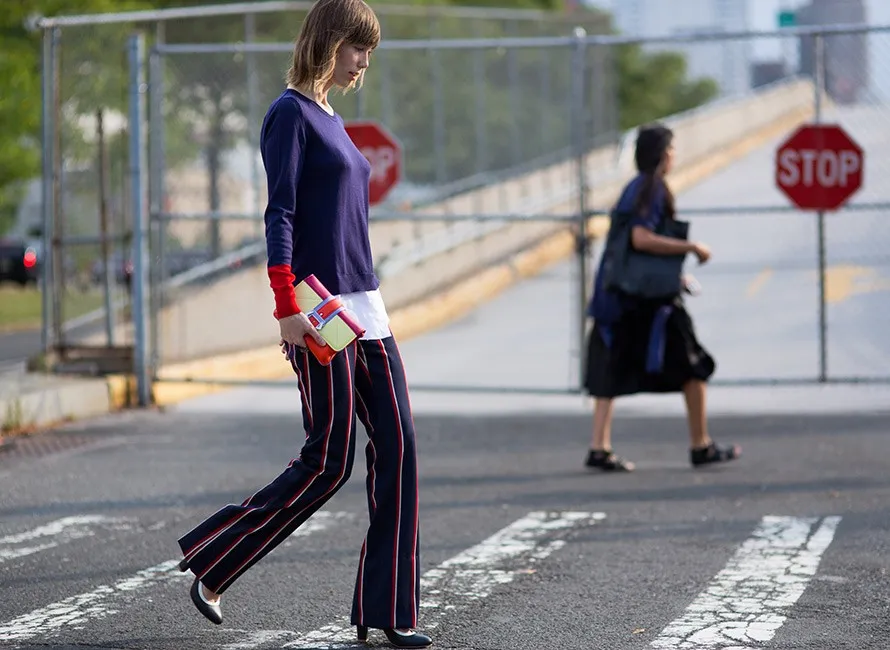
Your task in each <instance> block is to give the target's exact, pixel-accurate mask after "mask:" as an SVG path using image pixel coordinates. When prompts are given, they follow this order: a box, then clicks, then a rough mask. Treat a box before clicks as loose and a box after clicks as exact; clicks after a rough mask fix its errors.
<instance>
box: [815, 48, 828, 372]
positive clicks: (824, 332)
mask: <svg viewBox="0 0 890 650" xmlns="http://www.w3.org/2000/svg"><path fill="white" fill-rule="evenodd" d="M824 54H825V41H824V35H823V34H816V35H815V38H814V39H813V55H814V59H815V61H814V70H815V75H814V76H815V79H814V83H813V86H814V88H815V93H814V102H815V106H814V111H813V112H814V114H815V115H814V121H815V122H816V123H817V124H818V123H819V122H821V121H822V93H823V89H824V88H825V60H824V58H825V57H824ZM816 219H817V224H818V237H819V381H820V382H822V383H825V382H827V381H828V342H827V338H828V315H827V313H826V311H827V307H826V300H825V281H826V277H825V266H826V262H825V256H826V255H825V212H824V211H822V210H819V212H818V215H817V217H816Z"/></svg>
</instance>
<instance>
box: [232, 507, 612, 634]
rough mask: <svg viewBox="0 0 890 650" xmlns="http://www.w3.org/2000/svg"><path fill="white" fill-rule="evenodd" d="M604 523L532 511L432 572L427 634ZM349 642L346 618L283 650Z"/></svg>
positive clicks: (585, 515)
mask: <svg viewBox="0 0 890 650" xmlns="http://www.w3.org/2000/svg"><path fill="white" fill-rule="evenodd" d="M603 518H605V514H603V513H601V512H554V513H551V512H531V513H529V514H528V515H526V516H525V517H522V518H521V519H518V520H517V521H514V522H513V523H512V524H510V525H509V526H507V527H506V528H503V529H502V530H500V531H498V532H497V533H495V534H494V535H492V536H491V537H489V538H487V539H485V540H483V541H482V542H480V543H479V544H476V545H475V546H472V547H470V548H468V549H467V550H465V551H462V552H461V553H459V554H457V555H455V556H454V557H452V558H451V559H449V560H446V561H445V562H443V563H442V564H440V565H439V566H438V567H436V568H435V569H431V570H429V571H427V572H426V573H425V574H424V575H423V576H422V577H421V579H420V587H421V600H420V602H421V608H422V609H421V623H422V627H423V629H424V630H430V631H431V630H434V629H435V628H436V627H437V626H438V625H439V624H440V623H441V622H442V620H443V618H444V617H445V615H446V614H447V613H451V612H453V611H454V610H457V609H459V608H465V607H467V606H469V605H471V604H473V603H476V602H479V601H481V600H483V599H485V598H487V597H488V596H489V595H491V593H492V592H493V591H494V590H495V588H497V587H498V586H501V585H506V584H508V583H510V582H512V581H513V580H514V579H515V578H516V576H517V575H520V574H521V573H522V572H523V571H527V570H528V569H530V568H531V567H532V565H534V563H535V562H538V561H540V560H543V559H545V558H546V557H548V556H549V555H550V554H551V553H553V552H554V551H556V550H558V549H560V548H562V547H563V546H564V545H565V543H566V542H565V540H564V539H562V538H563V537H564V536H565V535H566V534H567V533H569V532H571V530H572V529H574V528H576V527H578V526H581V525H589V524H592V523H595V522H597V521H600V520H602V519H603ZM283 637H284V633H283V632H281V631H271V632H268V633H264V632H258V633H256V634H255V635H254V636H252V637H251V638H250V639H247V640H244V641H242V642H240V643H234V644H231V645H228V646H225V648H224V650H250V649H251V648H256V647H260V646H261V645H262V644H264V643H266V642H269V641H280V640H281V639H282V638H283ZM350 639H355V630H354V628H353V627H352V626H350V623H349V619H348V618H341V619H340V620H338V621H336V622H334V623H331V624H329V625H325V626H323V627H321V628H319V629H317V630H314V631H312V632H309V633H308V634H303V635H300V636H299V637H298V638H296V639H293V640H291V641H289V642H287V643H284V644H283V645H282V646H281V647H282V648H289V649H294V650H296V649H300V648H306V649H309V648H311V649H312V650H323V649H333V648H340V647H344V646H351V645H353V644H352V643H351V642H350ZM251 644H252V645H251Z"/></svg>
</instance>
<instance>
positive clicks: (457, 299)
mask: <svg viewBox="0 0 890 650" xmlns="http://www.w3.org/2000/svg"><path fill="white" fill-rule="evenodd" d="M811 115H812V109H810V108H801V109H800V110H798V111H794V112H791V113H790V114H789V115H787V116H786V117H784V118H782V119H780V120H778V121H777V122H775V123H773V124H772V125H770V126H768V127H765V128H763V129H761V130H760V131H758V132H756V133H754V134H752V135H751V136H749V137H747V138H745V139H744V140H741V141H739V142H737V143H735V144H734V145H732V146H730V147H727V148H725V149H722V150H720V151H718V152H716V153H712V154H709V155H708V156H706V157H705V158H703V159H700V160H698V161H694V162H691V163H689V164H688V165H687V166H686V167H684V168H683V169H681V170H677V171H676V172H674V173H673V174H672V176H673V178H672V181H671V185H672V187H673V188H674V190H675V191H676V192H678V193H679V192H682V191H684V190H686V189H688V188H689V187H691V186H693V185H695V184H697V183H699V182H701V181H702V180H703V179H704V178H706V177H708V176H710V175H712V174H714V173H716V172H718V171H719V170H721V169H723V168H724V167H726V166H728V165H729V164H730V163H732V162H734V161H735V160H738V159H739V158H741V157H743V156H745V155H746V154H748V153H750V152H751V151H753V150H754V149H756V148H758V147H760V146H763V145H764V144H765V143H766V142H768V141H769V140H770V139H772V138H775V137H777V136H779V135H781V134H782V133H784V132H786V131H787V130H788V129H789V128H791V127H794V126H796V125H797V124H799V123H801V122H803V121H805V120H806V119H808V118H809V117H810V116H811ZM608 227H609V219H608V217H606V216H597V217H592V218H591V219H589V220H588V222H587V230H588V236H590V237H592V238H594V239H599V238H602V237H604V236H605V234H606V233H607V232H608ZM575 247H576V239H575V236H574V234H573V233H572V231H571V230H570V229H568V228H566V229H562V230H559V231H557V232H555V233H553V234H552V235H549V236H548V237H546V238H545V239H544V240H543V241H541V242H540V243H538V244H536V245H534V246H532V247H531V248H528V249H526V250H523V251H521V252H519V253H516V254H514V255H512V256H510V257H509V258H508V259H507V260H505V261H504V262H501V263H499V264H495V265H493V266H490V267H488V268H486V269H484V270H482V271H480V272H478V273H476V274H474V275H473V276H472V277H470V278H467V279H464V280H462V281H459V282H458V283H456V284H455V285H452V286H451V287H449V288H448V289H446V290H444V291H441V292H438V293H436V294H435V295H433V296H431V297H429V298H426V299H424V300H421V301H419V302H416V303H413V304H411V305H407V306H405V307H402V308H400V309H396V310H394V311H393V312H392V313H391V314H390V326H391V328H392V331H393V333H394V334H395V335H396V336H397V337H398V338H399V340H407V339H410V338H412V337H415V336H418V335H420V334H423V333H425V332H427V331H430V330H432V329H435V328H437V327H440V326H442V325H444V324H446V323H449V322H451V321H454V320H456V319H458V318H460V317H462V316H464V315H466V314H467V313H469V312H470V311H472V310H473V309H475V308H476V307H478V306H479V305H481V304H484V303H486V302H487V301H489V300H490V299H491V298H493V297H494V296H496V295H498V294H500V293H501V292H502V291H504V290H505V289H507V288H508V287H510V286H511V285H513V284H516V283H517V282H518V281H520V280H522V279H524V278H528V277H531V276H534V275H537V274H539V273H540V272H542V271H543V270H545V269H546V268H547V267H549V266H551V265H553V264H555V263H557V262H560V261H562V260H565V259H566V258H568V257H569V256H570V255H571V254H572V253H573V252H574V251H575ZM292 373H293V371H292V369H291V367H290V365H289V364H288V363H287V362H285V361H284V359H283V358H282V355H281V352H280V351H279V349H278V346H277V345H270V346H266V347H264V348H260V349H254V350H247V351H244V352H238V353H233V354H225V355H218V356H215V357H211V358H207V359H198V360H195V361H191V362H185V363H180V364H175V365H171V366H167V367H165V368H163V369H162V370H161V372H160V377H159V378H158V379H157V380H156V381H155V382H154V384H153V399H154V402H155V404H156V405H158V406H169V405H173V404H176V403H179V402H182V401H184V400H187V399H190V398H193V397H199V396H201V395H207V394H211V393H216V392H219V391H222V390H226V389H229V388H231V384H230V383H229V382H231V381H234V380H248V381H249V380H278V379H286V378H287V377H290V376H291V375H292ZM214 379H217V380H220V381H222V382H226V383H213V380H214ZM193 380H198V381H193ZM199 382H200V383H199ZM108 390H109V397H110V400H111V403H112V405H113V406H114V408H125V407H127V406H129V405H131V404H132V403H133V400H132V397H133V396H134V395H135V381H134V379H133V377H126V376H111V377H109V378H108Z"/></svg>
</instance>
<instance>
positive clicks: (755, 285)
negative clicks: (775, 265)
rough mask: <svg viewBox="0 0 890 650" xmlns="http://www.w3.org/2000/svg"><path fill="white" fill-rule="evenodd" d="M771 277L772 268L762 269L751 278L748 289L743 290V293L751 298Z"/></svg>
mask: <svg viewBox="0 0 890 650" xmlns="http://www.w3.org/2000/svg"><path fill="white" fill-rule="evenodd" d="M772 277H773V270H772V269H770V268H765V269H763V270H762V271H761V272H760V273H758V274H757V276H756V277H755V278H754V279H753V280H751V283H750V284H749V285H748V289H747V290H746V291H745V295H746V296H747V297H748V298H753V297H754V296H756V295H757V294H758V293H760V290H761V289H763V287H764V286H765V285H766V283H767V282H769V280H770V278H772Z"/></svg>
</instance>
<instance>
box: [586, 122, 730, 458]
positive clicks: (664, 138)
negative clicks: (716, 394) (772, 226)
mask: <svg viewBox="0 0 890 650" xmlns="http://www.w3.org/2000/svg"><path fill="white" fill-rule="evenodd" d="M673 157H674V147H673V133H672V132H671V131H670V129H668V128H667V127H665V126H662V125H659V124H655V125H651V126H646V127H643V128H641V129H640V130H639V132H638V134H637V141H636V152H635V155H634V159H635V163H636V167H637V171H638V174H637V176H636V177H635V178H633V179H632V180H631V181H630V182H629V183H628V184H627V185H625V187H624V189H623V191H622V193H621V196H620V198H619V200H618V204H617V206H616V211H617V212H621V213H631V214H632V215H633V217H632V221H631V226H632V230H631V245H632V246H633V247H634V249H636V250H638V251H643V252H646V253H650V254H653V255H686V254H688V253H692V254H693V255H695V256H696V257H697V258H698V261H699V263H701V264H704V263H706V262H707V261H708V260H709V259H710V257H711V252H710V250H709V249H708V247H707V246H706V245H705V244H702V243H700V242H690V241H686V240H682V239H677V238H673V237H667V236H664V235H662V234H659V232H660V231H662V229H663V228H662V227H663V226H664V224H665V223H666V220H670V219H674V214H675V210H674V196H673V194H672V193H671V191H670V188H669V187H668V186H667V183H666V182H665V176H666V175H667V174H668V172H670V170H671V165H672V163H673ZM608 254H609V251H608V248H607V250H605V251H604V252H603V259H602V260H601V261H600V266H599V270H598V271H597V274H596V281H595V284H594V293H593V297H592V298H591V301H590V305H589V308H588V315H589V316H590V317H592V318H593V320H594V326H593V329H592V331H591V333H590V337H589V340H588V351H587V372H586V375H587V376H586V378H585V383H586V388H587V391H588V393H589V394H590V395H591V396H593V397H594V398H595V400H596V401H595V406H594V414H593V439H592V440H591V445H590V451H589V453H588V455H587V461H586V465H587V466H588V467H593V468H597V469H600V470H604V471H633V469H634V464H633V463H632V462H630V461H628V460H626V459H624V458H622V457H621V456H618V455H617V454H615V453H614V452H613V450H612V410H613V406H614V403H613V400H614V399H615V398H616V397H619V396H621V395H633V394H635V393H669V392H682V393H683V395H684V396H685V400H686V411H687V418H688V423H689V438H690V451H689V454H690V461H691V463H692V465H693V467H699V466H702V465H708V464H711V463H719V462H724V461H729V460H734V459H736V458H738V457H739V456H740V455H741V449H740V448H739V447H738V446H737V445H732V446H729V447H720V446H718V445H717V444H716V443H715V442H714V441H713V440H711V438H710V435H709V433H708V424H707V416H706V405H705V401H706V382H707V381H708V379H709V378H710V377H711V375H712V374H713V372H714V369H715V363H714V360H713V358H712V357H711V355H710V354H708V352H707V350H705V349H704V348H703V347H702V345H701V344H700V343H699V342H698V340H697V339H696V336H695V330H694V328H693V324H692V319H691V318H690V316H689V313H688V312H687V311H686V309H685V307H684V304H683V299H682V297H681V296H676V297H674V298H672V299H670V300H666V301H665V300H662V301H658V300H648V299H642V298H637V297H632V296H628V295H625V294H619V293H616V292H613V291H609V290H607V289H605V287H604V286H603V273H602V271H603V264H604V262H605V261H606V258H607V255H608ZM689 281H690V279H689V278H684V280H683V282H684V285H685V284H686V283H688V282H689ZM662 345H663V347H661V348H660V346H662ZM659 348H660V349H662V350H663V353H662V354H661V355H658V354H655V355H653V354H652V351H653V350H658V349H659Z"/></svg>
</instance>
